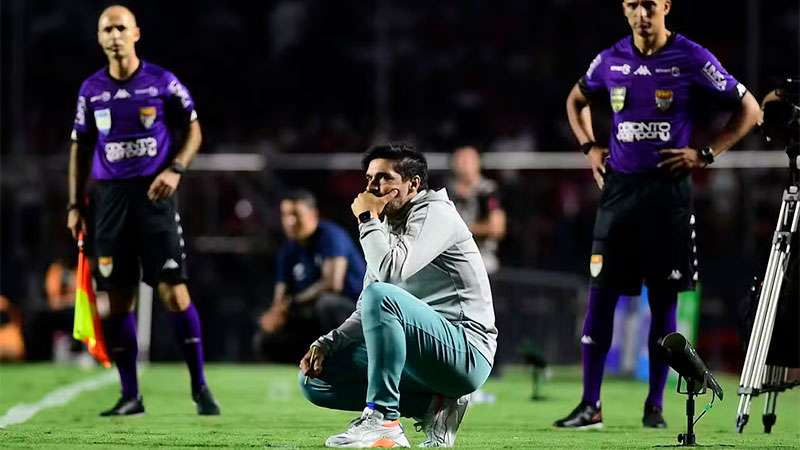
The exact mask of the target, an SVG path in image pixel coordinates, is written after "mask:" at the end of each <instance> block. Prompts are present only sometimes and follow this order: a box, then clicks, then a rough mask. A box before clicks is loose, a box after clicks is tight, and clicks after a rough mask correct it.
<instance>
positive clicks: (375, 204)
mask: <svg viewBox="0 0 800 450" xmlns="http://www.w3.org/2000/svg"><path fill="white" fill-rule="evenodd" d="M399 193H400V191H398V190H397V189H392V190H391V191H389V192H388V193H387V194H384V195H381V196H380V197H379V196H377V195H375V194H373V193H372V192H369V191H364V192H362V193H360V194H358V196H357V197H356V198H355V200H353V203H352V204H351V205H350V209H351V210H352V211H353V215H354V216H356V218H358V216H359V215H360V214H361V213H363V212H365V211H369V213H370V215H371V216H372V217H373V218H375V219H377V218H379V217H380V215H381V213H382V212H383V209H384V208H385V207H386V205H387V204H389V202H391V201H392V200H394V199H395V198H396V197H397V195H398V194H399Z"/></svg>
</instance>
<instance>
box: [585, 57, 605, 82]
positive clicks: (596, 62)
mask: <svg viewBox="0 0 800 450" xmlns="http://www.w3.org/2000/svg"><path fill="white" fill-rule="evenodd" d="M602 60H603V58H602V57H601V56H600V55H597V56H595V57H594V59H593V60H592V62H591V64H589V68H588V69H587V70H586V78H592V73H594V69H597V66H599V65H600V62H601V61H602Z"/></svg>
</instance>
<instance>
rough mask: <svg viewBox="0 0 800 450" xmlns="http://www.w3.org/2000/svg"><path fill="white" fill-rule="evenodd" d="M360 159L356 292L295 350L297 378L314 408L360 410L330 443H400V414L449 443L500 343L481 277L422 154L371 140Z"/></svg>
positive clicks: (475, 255) (469, 242) (436, 441)
mask: <svg viewBox="0 0 800 450" xmlns="http://www.w3.org/2000/svg"><path fill="white" fill-rule="evenodd" d="M362 165H363V167H364V169H365V170H366V183H367V190H366V191H365V192H362V193H360V194H358V196H357V197H356V198H355V200H354V201H353V204H352V205H351V208H352V211H353V215H354V216H355V217H356V218H357V219H358V222H359V225H358V229H359V236H360V242H361V247H362V249H363V251H364V256H365V258H366V260H367V272H366V276H365V279H364V290H363V291H362V293H361V296H360V298H359V300H358V303H357V306H356V311H355V312H354V313H353V314H352V315H351V316H350V317H349V318H348V319H347V320H346V321H345V322H344V323H342V325H340V326H339V327H338V328H336V329H334V330H333V331H331V332H330V333H328V334H326V335H325V336H322V337H320V338H319V339H318V340H317V341H316V342H314V344H312V346H311V348H310V349H309V351H308V353H306V355H305V356H304V357H303V359H302V361H301V362H300V369H301V377H300V386H301V389H302V391H303V394H304V395H305V396H306V398H308V400H310V401H311V402H312V403H314V404H315V405H318V406H322V407H326V408H332V409H342V410H351V411H361V410H362V409H363V412H362V414H361V417H360V418H358V419H356V420H355V421H353V422H352V423H351V425H350V427H349V428H348V429H347V430H346V431H345V432H344V433H341V434H338V435H335V436H331V437H330V438H328V440H327V441H326V442H325V445H326V446H328V447H351V448H352V447H355V448H366V447H409V445H410V444H409V442H408V439H407V438H406V436H405V433H404V432H403V428H402V426H401V425H400V422H399V420H398V419H399V417H400V416H405V417H413V418H416V419H417V421H418V426H419V428H418V429H419V430H424V431H425V433H426V435H427V439H426V440H425V441H424V442H423V443H422V446H423V447H452V446H453V443H454V442H455V438H456V431H457V430H458V426H459V425H460V423H461V420H462V418H463V417H464V413H465V412H466V409H467V404H468V402H469V394H470V393H471V392H473V391H475V390H476V389H478V388H479V387H480V386H481V385H482V384H483V383H484V382H485V381H486V377H487V376H488V375H489V372H490V371H491V368H492V363H493V361H494V354H495V350H496V348H497V329H496V328H495V325H494V309H493V306H492V293H491V290H490V287H489V278H488V276H487V275H486V269H485V268H484V266H483V261H482V260H481V255H480V253H479V251H478V247H477V245H476V244H475V241H474V240H473V239H472V234H470V232H469V229H468V228H467V225H466V224H465V223H464V221H463V220H461V217H460V216H459V215H458V212H456V209H455V207H454V206H453V203H452V202H451V201H450V200H449V199H448V197H447V192H446V191H445V190H444V189H442V190H439V191H434V190H431V189H428V165H427V162H426V160H425V156H424V155H423V154H422V153H420V152H419V151H417V150H415V149H414V148H413V147H412V146H410V145H407V144H400V145H379V146H375V147H372V148H370V149H369V150H367V152H366V154H365V155H364V159H363V161H362ZM365 406H366V408H365Z"/></svg>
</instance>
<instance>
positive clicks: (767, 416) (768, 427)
mask: <svg viewBox="0 0 800 450" xmlns="http://www.w3.org/2000/svg"><path fill="white" fill-rule="evenodd" d="M777 403H778V393H777V392H770V393H768V394H767V401H765V402H764V416H763V417H762V422H763V423H764V433H770V432H772V426H773V425H775V422H776V421H777V420H778V416H776V415H775V406H776V405H777Z"/></svg>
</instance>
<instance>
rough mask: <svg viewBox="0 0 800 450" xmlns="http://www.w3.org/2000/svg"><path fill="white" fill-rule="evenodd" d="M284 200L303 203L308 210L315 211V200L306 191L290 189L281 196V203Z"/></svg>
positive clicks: (309, 192)
mask: <svg viewBox="0 0 800 450" xmlns="http://www.w3.org/2000/svg"><path fill="white" fill-rule="evenodd" d="M284 200H288V201H290V202H301V203H305V204H306V206H308V207H309V208H311V209H317V198H316V197H314V194H312V193H311V191H308V190H306V189H292V190H290V191H288V192H286V193H284V194H283V196H282V197H281V201H284Z"/></svg>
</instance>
